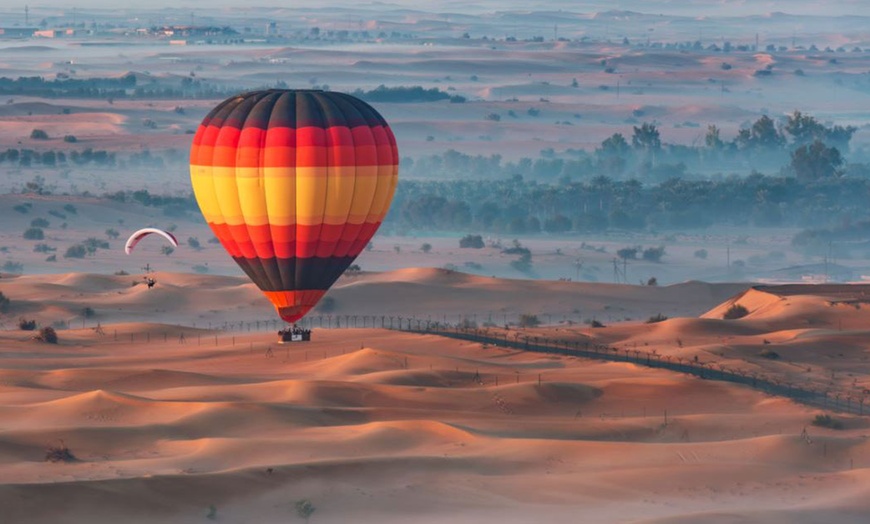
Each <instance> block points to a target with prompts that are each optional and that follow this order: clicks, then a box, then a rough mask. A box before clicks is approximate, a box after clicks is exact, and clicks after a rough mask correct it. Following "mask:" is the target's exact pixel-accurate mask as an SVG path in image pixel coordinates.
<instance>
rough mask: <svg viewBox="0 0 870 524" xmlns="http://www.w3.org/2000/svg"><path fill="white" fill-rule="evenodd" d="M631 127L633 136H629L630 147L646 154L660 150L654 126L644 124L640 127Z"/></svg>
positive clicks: (657, 131) (658, 138) (660, 145)
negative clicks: (646, 152)
mask: <svg viewBox="0 0 870 524" xmlns="http://www.w3.org/2000/svg"><path fill="white" fill-rule="evenodd" d="M633 127H634V134H633V135H632V136H631V146H632V147H634V148H635V149H642V150H644V151H648V152H655V151H658V150H659V149H661V148H662V141H661V138H660V136H659V130H658V129H656V126H655V124H650V123H648V122H644V123H643V124H641V126H640V127H637V126H633Z"/></svg>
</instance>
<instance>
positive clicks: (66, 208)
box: [63, 204, 78, 215]
mask: <svg viewBox="0 0 870 524" xmlns="http://www.w3.org/2000/svg"><path fill="white" fill-rule="evenodd" d="M63 209H64V211H66V212H67V213H69V214H70V215H77V214H78V210H77V209H76V206H74V205H72V204H65V205H64V206H63Z"/></svg>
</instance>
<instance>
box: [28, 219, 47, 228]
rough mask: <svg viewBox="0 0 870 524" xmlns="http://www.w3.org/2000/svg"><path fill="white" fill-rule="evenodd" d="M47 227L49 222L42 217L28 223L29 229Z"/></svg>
mask: <svg viewBox="0 0 870 524" xmlns="http://www.w3.org/2000/svg"><path fill="white" fill-rule="evenodd" d="M48 226H49V221H48V220H46V219H44V218H42V217H39V218H34V219H33V220H31V221H30V227H43V228H44V227H48Z"/></svg>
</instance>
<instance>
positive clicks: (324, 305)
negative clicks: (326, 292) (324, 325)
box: [314, 297, 336, 313]
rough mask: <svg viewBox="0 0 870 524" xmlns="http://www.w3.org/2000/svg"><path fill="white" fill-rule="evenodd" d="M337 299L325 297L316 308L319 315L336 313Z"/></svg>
mask: <svg viewBox="0 0 870 524" xmlns="http://www.w3.org/2000/svg"><path fill="white" fill-rule="evenodd" d="M335 305H336V304H335V299H334V298H332V297H323V298H321V299H320V302H318V303H317V306H316V307H315V308H314V310H315V311H317V312H318V313H332V312H333V311H335Z"/></svg>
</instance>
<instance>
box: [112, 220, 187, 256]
mask: <svg viewBox="0 0 870 524" xmlns="http://www.w3.org/2000/svg"><path fill="white" fill-rule="evenodd" d="M152 234H157V235H160V236H162V237H163V238H165V239H166V240H168V241H169V243H170V244H172V245H173V246H174V247H178V240H177V239H176V238H175V235H173V234H172V233H170V232H169V231H163V230H162V229H157V228H154V227H145V228H142V229H140V230H139V231H136V232H135V233H133V234H132V235H130V238H128V239H127V243H126V244H125V245H124V252H125V253H127V254H128V255H129V254H130V253H132V252H133V248H134V247H136V244H138V243H139V241H140V240H142V239H143V238H145V237H146V236H148V235H152Z"/></svg>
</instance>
